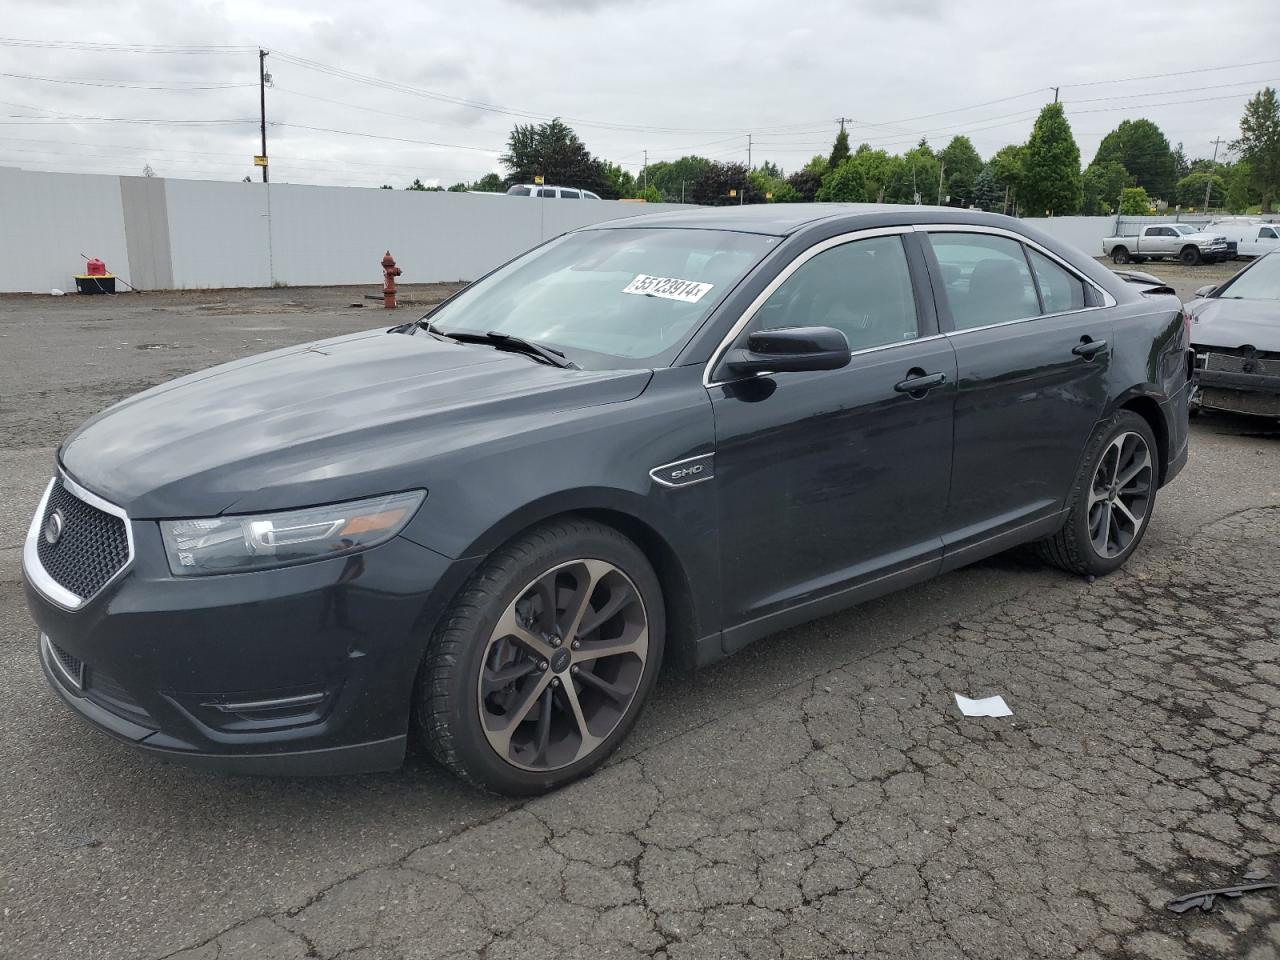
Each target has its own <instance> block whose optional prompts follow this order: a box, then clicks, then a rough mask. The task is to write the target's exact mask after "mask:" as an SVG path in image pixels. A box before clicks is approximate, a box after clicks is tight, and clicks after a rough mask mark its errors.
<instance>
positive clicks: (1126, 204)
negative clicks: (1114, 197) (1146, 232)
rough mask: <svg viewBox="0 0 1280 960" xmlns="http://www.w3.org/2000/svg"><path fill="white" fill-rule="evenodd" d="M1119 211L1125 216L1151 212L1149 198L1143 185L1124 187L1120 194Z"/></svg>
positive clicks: (1139, 215) (1137, 215)
mask: <svg viewBox="0 0 1280 960" xmlns="http://www.w3.org/2000/svg"><path fill="white" fill-rule="evenodd" d="M1120 212H1121V213H1122V214H1123V215H1124V216H1126V217H1145V216H1146V215H1147V214H1148V213H1150V212H1151V198H1150V197H1149V196H1147V191H1146V189H1145V188H1144V187H1125V188H1124V190H1123V191H1122V192H1121V194H1120Z"/></svg>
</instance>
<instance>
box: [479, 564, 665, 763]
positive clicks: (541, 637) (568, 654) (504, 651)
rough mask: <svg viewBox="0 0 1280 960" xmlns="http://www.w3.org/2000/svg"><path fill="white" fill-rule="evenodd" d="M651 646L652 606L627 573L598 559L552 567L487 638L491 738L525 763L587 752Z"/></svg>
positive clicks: (486, 722)
mask: <svg viewBox="0 0 1280 960" xmlns="http://www.w3.org/2000/svg"><path fill="white" fill-rule="evenodd" d="M648 654H649V620H648V615H647V613H646V611H645V606H644V601H643V599H642V598H641V596H640V591H639V590H637V589H636V586H635V584H634V583H633V582H632V581H631V578H630V577H628V576H627V575H626V574H625V573H623V572H622V571H621V570H620V569H618V568H617V567H616V566H614V565H613V564H611V563H607V562H605V561H603V560H592V559H582V560H572V561H569V562H568V563H562V564H559V565H557V566H555V567H553V568H552V569H550V570H548V571H546V572H545V573H543V574H542V575H541V576H539V577H538V578H537V579H535V580H534V581H532V582H531V583H529V584H528V585H527V586H525V588H524V589H523V590H521V591H520V592H519V593H518V594H517V595H516V598H515V599H514V600H513V601H512V602H511V603H510V604H509V605H508V606H507V608H506V610H505V611H504V612H503V614H502V616H501V617H500V618H499V619H498V623H497V625H496V626H495V627H494V629H493V631H492V632H491V633H490V635H489V638H488V642H487V645H486V649H485V653H484V658H483V660H482V664H481V668H480V676H479V677H478V678H477V684H478V694H479V695H478V703H479V712H480V723H481V726H482V727H483V729H484V734H485V737H486V738H487V739H488V741H489V745H490V746H491V747H492V748H493V749H494V751H495V752H496V753H497V754H498V756H499V757H501V758H502V759H503V760H505V761H506V762H507V763H510V764H512V765H513V766H516V767H519V768H521V769H524V770H535V771H551V770H559V769H561V768H563V767H567V766H569V765H570V764H572V763H575V762H577V761H578V760H581V759H583V758H584V757H586V756H588V755H589V754H591V753H592V752H593V751H594V750H596V749H597V748H598V747H599V746H600V745H601V744H602V743H604V741H605V740H606V739H608V737H609V734H611V733H612V732H613V731H614V730H615V729H616V728H617V726H618V724H619V723H620V722H621V721H622V719H623V717H625V716H626V714H627V711H628V710H629V708H630V707H631V704H632V701H633V700H634V699H635V694H636V690H637V689H638V688H639V686H640V680H641V678H642V676H643V675H644V667H645V661H646V659H647V658H648Z"/></svg>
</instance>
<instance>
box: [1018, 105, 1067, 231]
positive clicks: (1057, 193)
mask: <svg viewBox="0 0 1280 960" xmlns="http://www.w3.org/2000/svg"><path fill="white" fill-rule="evenodd" d="M1023 178H1024V179H1023V184H1022V191H1021V200H1022V205H1023V210H1024V212H1025V213H1026V214H1028V215H1030V216H1036V217H1039V216H1045V215H1048V214H1058V215H1059V216H1062V215H1069V214H1073V213H1076V212H1077V211H1078V210H1079V209H1080V202H1081V199H1082V193H1081V187H1080V148H1079V147H1077V146H1076V141H1075V137H1073V136H1072V135H1071V125H1070V124H1069V123H1067V117H1066V114H1065V113H1063V110H1062V104H1060V103H1051V104H1049V105H1048V106H1046V107H1045V108H1044V109H1043V110H1041V111H1040V116H1039V117H1038V118H1037V119H1036V123H1035V126H1034V127H1033V128H1032V130H1031V139H1029V140H1028V141H1027V154H1026V160H1025V165H1024V169H1023Z"/></svg>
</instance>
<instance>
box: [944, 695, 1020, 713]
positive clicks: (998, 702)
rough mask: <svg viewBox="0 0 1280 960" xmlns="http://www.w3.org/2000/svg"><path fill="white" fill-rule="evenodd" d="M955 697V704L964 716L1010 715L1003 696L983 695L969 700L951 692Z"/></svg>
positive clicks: (1010, 711)
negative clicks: (979, 698)
mask: <svg viewBox="0 0 1280 960" xmlns="http://www.w3.org/2000/svg"><path fill="white" fill-rule="evenodd" d="M952 696H954V697H955V698H956V706H957V707H959V708H960V712H961V713H963V714H964V715H965V716H966V717H1011V716H1013V711H1012V710H1010V709H1009V705H1008V704H1007V703H1005V702H1004V697H1001V696H995V697H984V698H983V699H981V700H970V699H969V698H968V697H962V696H960V694H958V693H956V694H952Z"/></svg>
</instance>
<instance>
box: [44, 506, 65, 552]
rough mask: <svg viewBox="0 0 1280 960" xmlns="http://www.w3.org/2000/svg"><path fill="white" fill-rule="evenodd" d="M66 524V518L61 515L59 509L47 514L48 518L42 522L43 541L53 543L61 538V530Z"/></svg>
mask: <svg viewBox="0 0 1280 960" xmlns="http://www.w3.org/2000/svg"><path fill="white" fill-rule="evenodd" d="M66 525H67V521H66V519H65V518H64V517H63V516H62V511H61V510H54V511H53V513H51V514H49V519H48V520H46V521H45V522H44V539H45V542H47V543H50V544H54V543H57V542H58V541H59V540H61V539H62V530H63V528H64V527H65V526H66Z"/></svg>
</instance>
